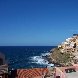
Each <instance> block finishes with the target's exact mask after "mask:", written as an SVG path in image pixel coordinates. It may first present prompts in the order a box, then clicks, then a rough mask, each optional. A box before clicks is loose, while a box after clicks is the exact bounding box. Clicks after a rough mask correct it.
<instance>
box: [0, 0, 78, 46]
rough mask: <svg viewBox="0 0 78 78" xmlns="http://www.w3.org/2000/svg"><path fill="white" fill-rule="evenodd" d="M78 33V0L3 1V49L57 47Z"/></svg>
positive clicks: (0, 2)
mask: <svg viewBox="0 0 78 78" xmlns="http://www.w3.org/2000/svg"><path fill="white" fill-rule="evenodd" d="M73 33H78V0H0V45H1V46H14V45H15V46H17V45H18V46H21V45H22V46H32V45H33V46H36V45H37V46H38V45H39V46H47V45H48V46H52V45H58V44H60V43H61V42H62V41H64V40H65V39H66V38H68V37H71V36H72V34H73Z"/></svg>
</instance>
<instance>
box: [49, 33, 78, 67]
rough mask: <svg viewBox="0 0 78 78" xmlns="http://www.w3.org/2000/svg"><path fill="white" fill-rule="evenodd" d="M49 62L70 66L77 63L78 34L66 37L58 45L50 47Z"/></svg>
mask: <svg viewBox="0 0 78 78" xmlns="http://www.w3.org/2000/svg"><path fill="white" fill-rule="evenodd" d="M49 59H50V62H51V61H52V62H53V63H57V64H61V65H62V66H70V65H72V64H77V63H78V34H74V35H73V36H72V37H70V38H68V39H66V40H65V41H64V42H62V43H61V44H60V45H58V47H56V48H54V49H52V50H51V51H50V55H49Z"/></svg>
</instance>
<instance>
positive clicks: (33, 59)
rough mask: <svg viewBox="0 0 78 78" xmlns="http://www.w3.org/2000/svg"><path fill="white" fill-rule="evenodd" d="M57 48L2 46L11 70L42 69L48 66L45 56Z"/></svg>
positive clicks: (2, 51)
mask: <svg viewBox="0 0 78 78" xmlns="http://www.w3.org/2000/svg"><path fill="white" fill-rule="evenodd" d="M55 47H56V46H0V52H1V53H3V54H4V55H5V58H6V63H7V64H8V66H9V69H21V68H40V67H46V66H47V65H48V61H47V59H44V58H43V56H46V55H48V54H49V52H50V50H51V49H52V48H55Z"/></svg>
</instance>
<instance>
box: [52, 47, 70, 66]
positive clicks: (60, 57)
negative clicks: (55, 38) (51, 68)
mask: <svg viewBox="0 0 78 78" xmlns="http://www.w3.org/2000/svg"><path fill="white" fill-rule="evenodd" d="M50 57H51V58H52V60H53V61H54V62H55V63H58V64H62V65H65V66H66V65H69V64H70V62H71V58H70V53H66V52H65V53H61V52H60V49H58V48H55V49H53V50H52V53H51V55H50Z"/></svg>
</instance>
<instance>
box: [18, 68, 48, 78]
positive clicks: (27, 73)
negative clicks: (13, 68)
mask: <svg viewBox="0 0 78 78" xmlns="http://www.w3.org/2000/svg"><path fill="white" fill-rule="evenodd" d="M48 74H49V70H48V69H47V68H33V69H17V75H18V78H34V77H39V76H42V75H44V76H45V75H48Z"/></svg>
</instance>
